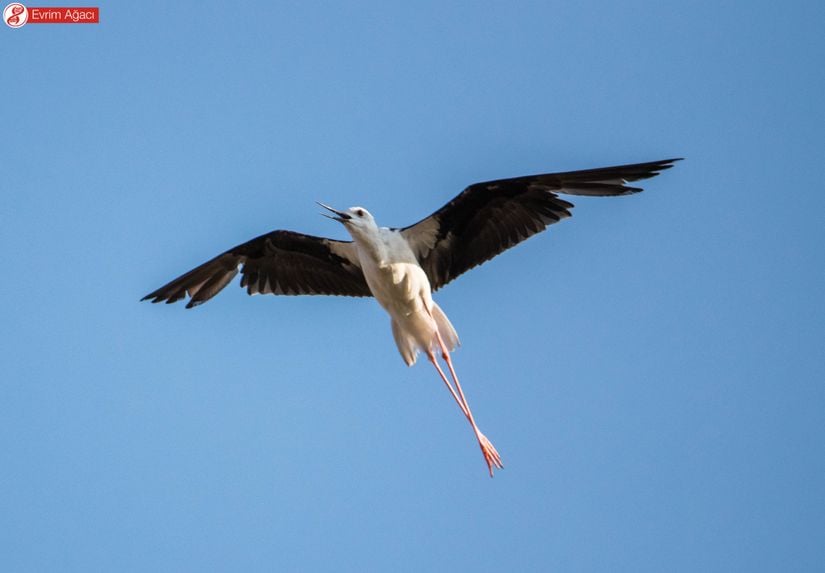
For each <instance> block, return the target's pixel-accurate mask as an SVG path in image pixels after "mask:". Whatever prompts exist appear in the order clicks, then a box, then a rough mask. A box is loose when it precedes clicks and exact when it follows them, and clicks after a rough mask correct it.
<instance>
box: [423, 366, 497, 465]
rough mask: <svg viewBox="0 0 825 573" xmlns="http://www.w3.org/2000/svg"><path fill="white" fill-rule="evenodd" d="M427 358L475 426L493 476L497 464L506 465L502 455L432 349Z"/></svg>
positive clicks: (479, 443) (480, 445)
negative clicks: (482, 430) (455, 388)
mask: <svg viewBox="0 0 825 573" xmlns="http://www.w3.org/2000/svg"><path fill="white" fill-rule="evenodd" d="M427 358H429V360H430V362H432V363H433V366H435V369H436V370H437V371H438V375H439V376H441V379H442V380H443V381H444V384H445V385H446V386H447V388H448V389H449V390H450V394H451V395H452V396H453V399H455V402H456V404H458V406H459V408H461V411H462V412H464V415H465V416H466V417H467V420H468V421H469V422H470V425H471V426H472V427H473V431H474V432H475V435H476V439H477V440H478V445H479V447H480V448H481V453H482V454H484V461H485V462H486V463H487V469H488V470H489V472H490V477H493V467H494V466H495V467H496V468H498V469H502V468H503V467H504V465H503V464H502V463H501V457H500V456H499V455H498V452H497V451H496V449H495V448H494V447H493V444H491V443H490V440H488V439H487V437H486V436H485V435H484V434H482V433H481V432H480V431H479V429H478V426H476V423H475V421H474V420H473V414H472V412H470V409H469V408H468V407H467V405H466V404H465V403H464V402H462V401H461V399H460V398H459V397H458V394H456V391H455V390H454V389H453V387H452V385H451V384H450V381H449V380H447V376H446V375H445V374H444V371H443V370H442V369H441V366H439V365H438V361H437V360H436V358H435V354H433V351H432V350H427Z"/></svg>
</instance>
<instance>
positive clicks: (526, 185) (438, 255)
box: [401, 159, 679, 290]
mask: <svg viewBox="0 0 825 573" xmlns="http://www.w3.org/2000/svg"><path fill="white" fill-rule="evenodd" d="M676 161H679V159H664V160H662V161H652V162H650V163H636V164H633V165H620V166H616V167H603V168H600V169H587V170H585V171H570V172H566V173H548V174H544V175H528V176H526V177H515V178H513V179H499V180H496V181H487V182H484V183H476V184H474V185H470V186H469V187H467V188H466V189H465V190H464V191H463V192H461V193H460V194H459V195H458V196H456V197H455V198H454V199H453V200H452V201H450V202H449V203H447V204H446V205H444V206H443V207H442V208H441V209H439V210H438V211H436V212H435V213H433V214H432V215H430V216H429V217H427V218H426V219H423V220H421V221H419V222H418V223H416V224H415V225H411V226H409V227H406V228H404V229H401V233H402V235H403V236H404V237H405V238H406V239H407V241H408V242H409V244H410V246H411V247H412V249H413V252H414V253H415V254H416V257H417V258H418V262H419V264H421V267H422V268H423V269H424V271H425V272H426V273H427V276H428V277H429V279H430V284H431V286H432V288H433V290H435V289H438V288H440V287H442V286H444V285H445V284H447V283H448V282H450V281H451V280H453V279H454V278H456V277H457V276H459V275H460V274H462V273H464V272H466V271H468V270H470V269H471V268H473V267H475V266H477V265H480V264H481V263H483V262H485V261H488V260H490V259H492V258H493V257H495V256H496V255H498V254H499V253H501V252H502V251H505V250H506V249H509V248H510V247H512V246H514V245H516V244H518V243H520V242H521V241H523V240H525V239H527V238H528V237H531V236H533V235H535V234H536V233H540V232H541V231H543V230H544V229H546V228H547V226H548V225H552V224H553V223H556V222H558V221H560V220H561V219H564V218H565V217H569V216H570V209H571V208H572V207H573V204H572V203H569V202H567V201H564V200H563V199H560V198H559V197H558V195H557V193H565V194H568V195H586V196H593V197H602V196H617V195H629V194H631V193H638V192H639V191H641V190H642V189H641V188H640V187H631V186H628V185H627V183H629V182H633V181H640V180H642V179H649V178H651V177H655V176H656V175H658V174H659V173H660V172H661V171H664V170H665V169H670V168H671V167H672V166H673V163H674V162H676Z"/></svg>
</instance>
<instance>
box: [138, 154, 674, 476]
mask: <svg viewBox="0 0 825 573" xmlns="http://www.w3.org/2000/svg"><path fill="white" fill-rule="evenodd" d="M676 161H679V159H664V160H662V161H652V162H649V163H636V164H632V165H620V166H616V167H603V168H599V169H587V170H584V171H570V172H565V173H548V174H542V175H528V176H525V177H515V178H511V179H498V180H495V181H487V182H484V183H475V184H473V185H470V186H469V187H467V188H466V189H464V191H462V192H461V193H459V194H458V195H457V196H456V197H455V198H454V199H453V200H452V201H450V202H449V203H447V204H446V205H444V206H443V207H442V208H441V209H439V210H438V211H436V212H435V213H433V214H432V215H430V216H429V217H426V218H424V219H422V220H421V221H419V222H417V223H415V224H413V225H410V226H409V227H404V228H387V227H379V226H378V224H377V223H376V221H375V218H374V217H373V216H372V214H371V213H370V212H369V211H367V210H366V209H364V208H363V207H351V208H349V209H347V210H346V211H339V210H337V209H334V208H332V207H330V206H328V205H324V204H323V203H319V205H320V206H321V207H323V208H324V209H326V210H327V211H328V212H329V213H331V214H325V213H322V214H323V215H324V216H327V217H329V218H331V219H334V220H335V221H338V222H339V223H341V224H342V225H343V226H344V228H345V229H346V230H347V231H348V232H349V234H350V236H351V237H352V241H338V240H335V239H327V238H323V237H314V236H311V235H304V234H301V233H296V232H293V231H284V230H278V231H272V232H271V233H267V234H265V235H261V236H260V237H256V238H254V239H252V240H251V241H247V242H246V243H242V244H240V245H238V246H236V247H233V248H231V249H229V250H228V251H226V252H224V253H221V254H220V255H218V256H217V257H215V258H213V259H211V260H209V261H207V262H205V263H204V264H202V265H200V266H199V267H196V268H194V269H192V270H191V271H189V272H188V273H186V274H184V275H181V276H180V277H178V278H176V279H175V280H173V281H171V282H170V283H168V284H166V285H164V286H162V287H160V288H159V289H157V290H156V291H153V292H151V293H150V294H148V295H146V296H145V297H144V298H143V299H141V300H149V299H151V301H152V302H161V301H165V302H166V303H173V302H176V301H179V300H181V299H184V298H186V296H187V295H188V296H189V302H188V304H187V305H186V308H192V307H194V306H198V305H200V304H203V303H204V302H206V301H208V300H209V299H211V298H212V297H213V296H215V295H216V294H218V293H219V292H220V291H221V290H222V289H223V288H224V287H225V286H226V285H227V284H229V282H230V281H232V279H233V278H234V277H235V275H236V274H238V271H240V272H241V275H242V276H241V286H242V287H246V290H247V293H249V294H250V295H252V294H280V295H301V294H306V295H343V296H354V297H368V296H372V297H375V299H376V300H377V301H378V303H379V304H380V305H381V306H382V307H383V308H384V310H386V311H387V313H388V314H389V315H390V318H391V321H390V323H391V328H392V335H393V338H394V339H395V344H396V346H397V347H398V351H399V352H400V353H401V357H402V358H403V359H404V362H405V363H406V364H407V365H408V366H412V365H413V364H415V361H416V357H417V356H418V354H419V352H423V353H424V354H425V355H426V356H427V359H428V360H429V361H430V362H431V363H432V364H433V366H435V369H436V370H437V371H438V374H439V376H440V378H441V380H442V381H443V382H444V384H445V385H446V386H447V388H448V389H449V391H450V394H451V395H452V397H453V399H454V400H455V402H456V403H457V404H458V406H459V408H460V409H461V411H462V413H463V414H464V416H465V417H466V419H467V421H468V422H469V423H470V426H471V427H472V429H473V433H474V434H475V438H476V440H477V442H478V445H479V448H480V449H481V452H482V454H483V455H484V461H485V462H486V464H487V469H488V471H489V473H490V476H491V477H492V475H493V470H494V469H501V468H503V467H504V466H503V464H502V461H501V456H500V455H499V454H498V452H497V451H496V449H495V448H494V447H493V444H492V443H491V442H490V440H488V439H487V437H486V436H485V435H484V434H482V433H481V431H480V430H479V429H478V425H477V424H476V422H475V418H474V417H473V414H472V411H471V410H470V406H469V404H468V402H467V398H466V396H465V394H464V390H463V389H462V387H461V384H460V382H459V380H458V376H457V375H456V372H455V368H454V366H453V362H452V359H451V357H450V353H451V352H452V351H454V350H455V349H456V347H457V346H458V345H459V339H458V334H457V333H456V330H455V328H454V327H453V325H452V324H451V323H450V320H449V319H448V318H447V315H446V314H444V311H442V310H441V307H439V306H438V304H437V303H436V302H435V301H434V300H433V298H432V293H433V291H436V290H438V289H440V288H441V287H443V286H444V285H446V284H447V283H449V282H451V281H452V280H453V279H455V278H456V277H458V276H460V275H461V274H462V273H464V272H466V271H468V270H470V269H472V268H473V267H476V266H478V265H480V264H482V263H484V262H485V261H488V260H490V259H492V258H493V257H495V256H496V255H498V254H499V253H501V252H503V251H505V250H506V249H509V248H510V247H513V246H514V245H516V244H518V243H520V242H521V241H524V240H525V239H527V238H529V237H531V236H532V235H535V234H536V233H540V232H541V231H543V230H544V229H545V228H547V226H548V225H551V224H553V223H557V222H559V221H561V220H562V219H564V218H566V217H569V216H570V209H571V208H572V207H573V204H572V203H569V202H567V201H565V200H563V199H561V198H559V195H558V194H566V195H583V196H592V197H612V196H619V195H630V194H633V193H638V192H639V191H641V190H642V189H641V188H640V187H634V186H630V185H628V183H633V182H635V181H641V180H643V179H650V178H651V177H655V176H656V175H658V174H659V173H660V172H661V171H664V170H666V169H670V168H671V167H672V166H673V164H674V162H676ZM438 354H440V356H441V358H442V360H443V361H444V363H445V364H446V365H447V368H448V370H449V372H450V378H451V380H452V383H451V381H450V380H449V379H448V378H447V376H446V375H445V374H444V371H443V369H442V368H441V366H440V365H439V362H438V360H437V355H438Z"/></svg>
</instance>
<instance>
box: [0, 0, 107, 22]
mask: <svg viewBox="0 0 825 573" xmlns="http://www.w3.org/2000/svg"><path fill="white" fill-rule="evenodd" d="M3 21H4V22H5V23H6V25H7V26H9V27H11V28H19V27H21V26H22V25H23V24H27V23H28V24H98V23H100V8H98V7H97V6H84V7H82V8H70V7H68V6H50V7H44V6H38V7H34V6H29V7H26V6H23V5H22V4H20V3H19V2H12V3H11V4H9V5H8V6H6V8H5V10H3Z"/></svg>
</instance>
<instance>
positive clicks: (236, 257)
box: [141, 231, 372, 308]
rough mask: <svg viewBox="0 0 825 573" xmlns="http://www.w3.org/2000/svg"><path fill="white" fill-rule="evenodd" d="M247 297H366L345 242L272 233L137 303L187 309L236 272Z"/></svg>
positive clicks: (352, 251)
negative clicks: (184, 302)
mask: <svg viewBox="0 0 825 573" xmlns="http://www.w3.org/2000/svg"><path fill="white" fill-rule="evenodd" d="M239 269H240V271H241V274H242V279H241V286H242V287H246V290H247V292H248V293H249V294H259V293H260V294H284V295H298V294H319V295H320V294H325V295H341V296H371V294H372V293H370V289H369V287H368V286H367V283H366V280H365V279H364V274H363V273H362V272H361V267H360V266H359V264H358V256H357V254H356V252H355V246H354V245H353V243H351V242H348V241H335V240H333V239H325V238H322V237H313V236H311V235H304V234H301V233H295V232H293V231H273V232H271V233H268V234H266V235H261V236H260V237H257V238H255V239H252V240H251V241H247V242H246V243H243V244H241V245H238V246H237V247H234V248H232V249H229V250H228V251H226V252H225V253H222V254H220V255H218V256H217V257H215V258H214V259H212V260H210V261H207V262H205V263H204V264H202V265H200V266H199V267H196V268H194V269H192V270H191V271H189V272H188V273H186V274H184V275H181V276H180V277H178V278H176V279H175V280H173V281H172V282H170V283H168V284H166V285H164V286H162V287H160V288H159V289H157V290H156V291H154V292H152V293H149V294H147V295H146V296H145V297H143V298H142V299H141V300H149V299H151V300H152V302H161V301H166V302H167V303H172V302H176V301H178V300H181V299H183V298H185V297H186V296H187V295H189V297H191V298H190V300H189V303H188V304H187V305H186V308H192V307H193V306H197V305H199V304H202V303H204V302H206V301H207V300H209V299H210V298H212V297H213V296H215V295H216V294H218V293H219V292H220V291H221V290H222V289H223V288H224V287H225V286H226V285H227V284H229V283H230V282H231V281H232V279H233V278H234V277H235V275H236V274H238V270H239Z"/></svg>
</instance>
